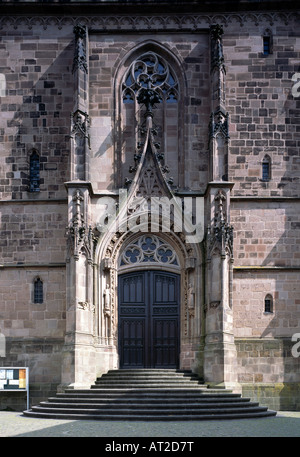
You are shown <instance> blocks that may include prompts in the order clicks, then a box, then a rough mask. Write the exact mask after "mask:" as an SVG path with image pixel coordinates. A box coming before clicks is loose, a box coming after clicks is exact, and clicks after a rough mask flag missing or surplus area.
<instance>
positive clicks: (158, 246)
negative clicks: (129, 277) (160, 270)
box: [120, 235, 179, 266]
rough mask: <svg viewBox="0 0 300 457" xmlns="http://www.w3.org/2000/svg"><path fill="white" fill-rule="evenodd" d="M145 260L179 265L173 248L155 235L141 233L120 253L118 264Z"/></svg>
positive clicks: (129, 263)
mask: <svg viewBox="0 0 300 457" xmlns="http://www.w3.org/2000/svg"><path fill="white" fill-rule="evenodd" d="M147 262H154V263H161V264H164V265H174V266H179V262H178V258H177V255H176V253H175V251H174V249H173V248H172V247H171V246H170V244H169V243H167V242H166V241H164V240H162V239H161V238H159V237H158V236H156V235H143V236H142V237H140V238H138V240H136V241H134V242H133V243H130V244H129V245H128V246H127V248H126V249H125V250H124V252H123V254H122V255H121V260H120V266H125V265H136V264H141V263H147Z"/></svg>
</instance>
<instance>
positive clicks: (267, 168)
mask: <svg viewBox="0 0 300 457" xmlns="http://www.w3.org/2000/svg"><path fill="white" fill-rule="evenodd" d="M270 179H271V159H270V157H269V156H265V157H264V160H263V161H262V180H263V181H270Z"/></svg>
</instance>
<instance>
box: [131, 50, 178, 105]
mask: <svg viewBox="0 0 300 457" xmlns="http://www.w3.org/2000/svg"><path fill="white" fill-rule="evenodd" d="M145 88H149V89H152V90H153V91H155V92H156V93H157V94H158V95H159V96H160V97H162V99H163V100H165V101H166V103H177V101H178V80H177V78H176V75H175V73H174V72H173V70H172V69H171V68H170V66H169V64H168V63H167V61H166V60H165V59H163V58H162V57H161V56H158V55H157V54H156V53H154V52H147V53H145V54H143V55H142V56H140V57H139V58H138V59H136V60H135V61H134V62H133V63H132V64H131V66H130V68H129V70H128V71H127V73H126V74H125V77H124V80H123V85H122V89H123V102H124V103H134V101H135V98H137V97H138V95H139V93H140V91H141V89H145Z"/></svg>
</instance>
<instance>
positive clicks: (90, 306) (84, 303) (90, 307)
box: [78, 301, 96, 313]
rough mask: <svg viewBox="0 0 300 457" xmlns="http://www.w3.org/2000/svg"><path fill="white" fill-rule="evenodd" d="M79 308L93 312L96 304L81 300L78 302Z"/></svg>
mask: <svg viewBox="0 0 300 457" xmlns="http://www.w3.org/2000/svg"><path fill="white" fill-rule="evenodd" d="M78 308H79V309H82V310H88V311H91V312H92V313H95V309H96V308H95V305H93V304H91V303H89V302H88V301H79V302H78Z"/></svg>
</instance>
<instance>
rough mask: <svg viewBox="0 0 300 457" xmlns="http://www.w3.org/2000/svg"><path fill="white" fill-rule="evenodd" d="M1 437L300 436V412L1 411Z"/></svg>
mask: <svg viewBox="0 0 300 457" xmlns="http://www.w3.org/2000/svg"><path fill="white" fill-rule="evenodd" d="M0 437H105V438H116V437H132V438H133V437H150V438H156V437H157V438H159V437H172V438H175V440H176V437H180V438H192V437H300V412H286V411H285V412H278V414H277V416H275V417H270V418H261V419H239V420H227V421H220V420H215V421H214V420H212V421H187V422H179V421H178V422H177V421H176V422H175V421H174V422H173V421H172V422H130V421H128V422H125V421H124V422H114V421H112V422H108V421H90V420H83V421H79V420H76V421H72V420H64V419H60V420H59V419H36V418H28V417H25V416H23V415H22V413H16V412H6V411H0ZM173 441H174V440H173ZM108 442H111V440H108Z"/></svg>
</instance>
